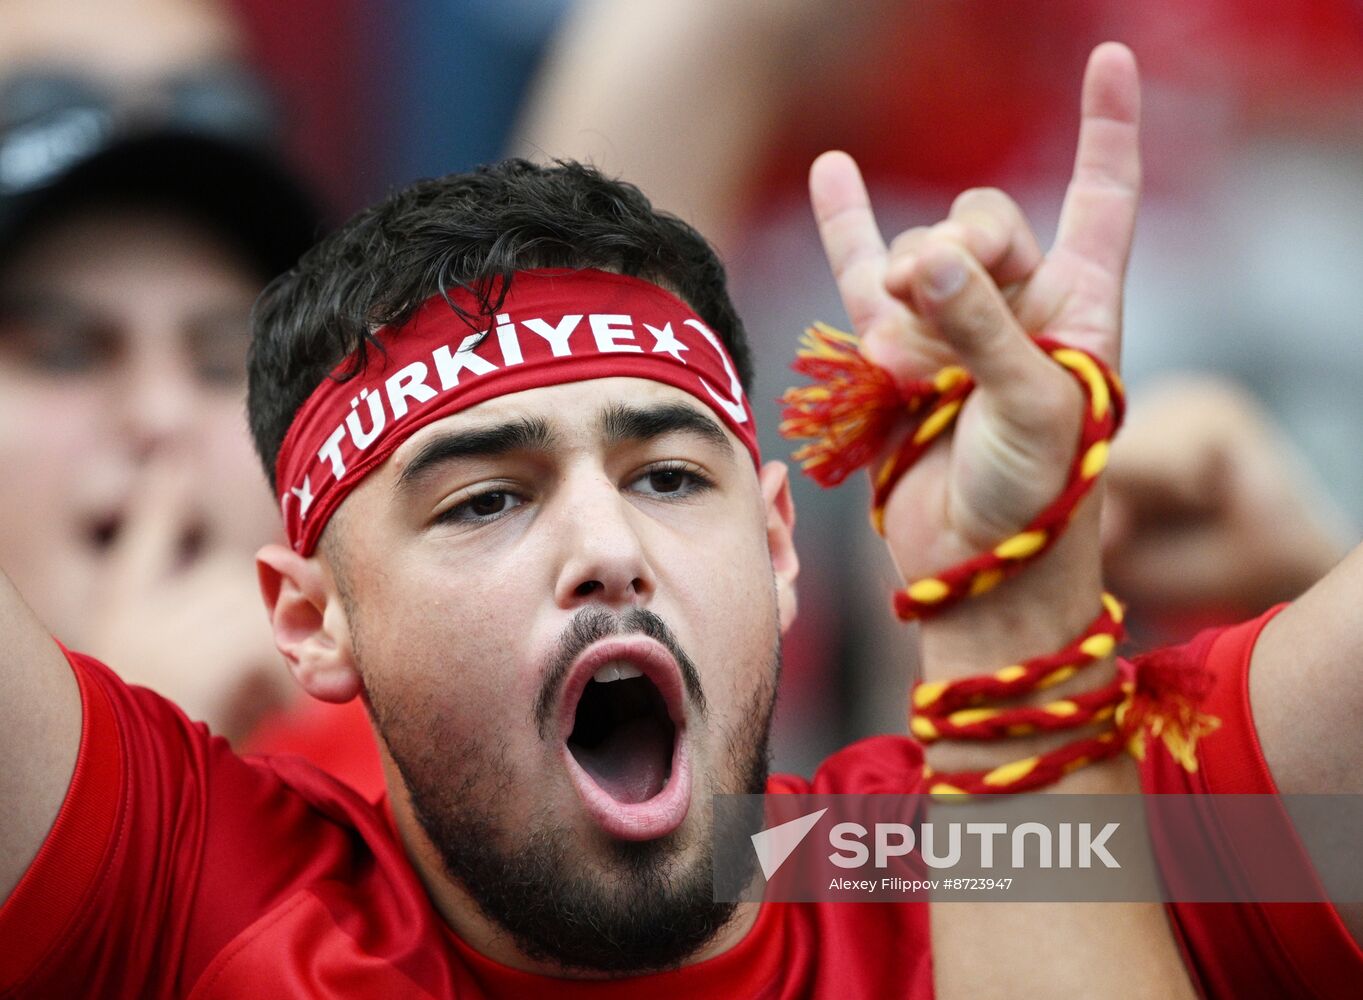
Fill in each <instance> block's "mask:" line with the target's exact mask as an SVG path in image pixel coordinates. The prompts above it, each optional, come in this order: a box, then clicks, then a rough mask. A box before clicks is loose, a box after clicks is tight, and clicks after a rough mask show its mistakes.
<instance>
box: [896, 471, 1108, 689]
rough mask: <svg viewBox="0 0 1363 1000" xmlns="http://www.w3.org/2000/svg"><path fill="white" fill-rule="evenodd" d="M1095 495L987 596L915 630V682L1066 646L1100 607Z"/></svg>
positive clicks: (986, 670) (961, 674)
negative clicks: (1050, 542) (1050, 543)
mask: <svg viewBox="0 0 1363 1000" xmlns="http://www.w3.org/2000/svg"><path fill="white" fill-rule="evenodd" d="M1100 504H1101V495H1100V494H1099V493H1098V492H1096V491H1095V493H1094V494H1093V495H1092V496H1090V497H1088V498H1087V499H1086V500H1085V501H1084V502H1083V503H1082V504H1081V505H1080V506H1079V508H1078V509H1077V510H1076V512H1075V516H1074V518H1073V520H1072V522H1071V524H1070V526H1069V530H1068V531H1066V533H1065V535H1064V536H1063V537H1062V538H1060V540H1059V541H1057V542H1056V544H1055V546H1054V547H1053V548H1052V549H1051V550H1050V551H1049V552H1047V553H1046V554H1045V555H1043V556H1042V557H1041V558H1039V559H1038V560H1037V561H1036V562H1035V563H1034V564H1032V565H1031V566H1028V567H1027V568H1026V569H1025V570H1023V571H1022V572H1020V573H1018V574H1017V575H1016V576H1013V577H1010V578H1009V579H1007V580H1005V581H1004V582H1003V583H1001V584H999V586H997V587H995V588H994V589H993V590H991V591H990V592H989V593H987V594H984V595H981V596H980V597H975V598H971V599H969V600H966V601H962V602H961V603H960V604H957V605H954V606H953V607H951V608H948V609H946V610H944V611H943V612H941V613H940V614H937V615H933V616H931V617H929V618H926V619H924V620H923V621H922V622H921V623H920V645H921V650H922V669H923V679H924V680H929V681H934V680H952V679H955V678H958V677H967V676H971V675H973V674H981V673H990V672H992V671H994V670H997V669H999V668H1000V667H1003V666H1006V665H1008V664H1010V663H1016V662H1018V661H1020V660H1024V659H1028V658H1030V657H1033V656H1039V655H1042V654H1044V653H1048V652H1051V651H1052V650H1056V649H1059V648H1061V647H1063V646H1065V645H1067V644H1068V643H1070V642H1071V641H1072V640H1073V639H1074V637H1075V636H1076V635H1078V634H1079V633H1080V632H1082V631H1083V630H1084V627H1085V626H1086V625H1087V624H1088V623H1089V622H1090V621H1092V620H1093V617H1094V615H1096V614H1097V613H1098V611H1099V609H1100V607H1101V595H1102V590H1103V587H1102V559H1101V552H1100V550H1099V543H1098V510H1099V506H1100Z"/></svg>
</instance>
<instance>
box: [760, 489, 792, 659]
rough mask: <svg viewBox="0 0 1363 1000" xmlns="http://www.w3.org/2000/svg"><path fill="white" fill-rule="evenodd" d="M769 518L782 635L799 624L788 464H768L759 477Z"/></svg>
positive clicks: (768, 534) (768, 546)
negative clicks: (796, 621)
mask: <svg viewBox="0 0 1363 1000" xmlns="http://www.w3.org/2000/svg"><path fill="white" fill-rule="evenodd" d="M757 481H758V483H759V485H760V486H761V487H762V503H763V507H764V508H765V510H766V515H767V549H768V550H769V551H770V552H771V568H772V572H773V573H775V575H776V604H777V609H778V610H779V611H780V614H781V631H782V632H785V631H786V630H787V629H789V628H790V626H791V623H792V622H794V621H795V604H796V602H795V578H796V577H797V576H799V575H800V560H799V558H798V557H797V556H796V555H795V504H794V503H793V502H792V501H791V498H790V474H789V471H788V470H787V469H786V463H785V462H768V463H767V464H766V465H764V466H762V469H761V471H760V472H758V474H757Z"/></svg>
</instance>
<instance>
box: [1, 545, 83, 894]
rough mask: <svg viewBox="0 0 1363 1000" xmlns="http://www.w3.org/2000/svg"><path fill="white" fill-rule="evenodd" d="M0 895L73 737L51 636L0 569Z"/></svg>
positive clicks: (48, 804) (46, 818)
mask: <svg viewBox="0 0 1363 1000" xmlns="http://www.w3.org/2000/svg"><path fill="white" fill-rule="evenodd" d="M0 636H3V637H4V641H3V651H2V652H0V690H2V691H3V694H2V695H0V803H4V806H3V808H0V902H3V901H4V900H5V899H8V898H9V895H10V893H11V892H12V891H13V890H14V887H15V886H16V885H17V884H18V882H19V879H20V878H22V877H23V874H24V872H25V871H26V870H27V869H28V866H29V864H30V863H31V862H32V861H33V858H34V857H35V856H36V855H37V853H38V848H39V846H40V845H41V844H42V842H43V839H44V838H45V837H46V836H47V832H48V830H49V829H51V827H52V821H53V820H54V819H56V817H57V811H58V810H59V809H60V808H61V804H62V799H63V798H64V797H65V795H66V789H67V786H68V785H69V784H70V783H71V774H72V771H73V770H74V768H75V764H76V750H77V747H78V745H79V743H80V726H81V709H80V692H79V691H78V690H77V687H76V678H75V675H74V674H72V672H71V668H70V667H69V666H68V665H67V663H66V660H65V658H64V657H63V656H62V653H61V650H60V649H59V648H58V647H57V644H56V643H55V642H53V641H52V638H51V636H49V635H48V634H47V631H46V629H44V628H43V627H42V625H41V624H39V622H38V620H37V619H36V618H34V617H33V613H32V612H31V611H29V609H28V607H27V606H26V605H25V604H24V602H23V599H22V598H21V597H20V596H19V592H18V591H17V590H15V589H14V585H13V584H11V583H10V581H9V578H8V577H6V576H5V575H4V573H3V572H0Z"/></svg>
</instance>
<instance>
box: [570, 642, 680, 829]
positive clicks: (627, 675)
mask: <svg viewBox="0 0 1363 1000" xmlns="http://www.w3.org/2000/svg"><path fill="white" fill-rule="evenodd" d="M561 708H562V716H561V728H560V731H561V732H562V734H563V741H564V742H563V748H564V760H565V763H566V764H567V766H568V771H569V774H570V777H571V778H572V781H573V784H574V786H575V787H576V789H577V792H578V794H579V796H580V797H581V799H582V801H583V804H584V805H585V806H586V807H587V811H588V812H589V813H590V814H591V816H592V818H593V819H595V820H596V822H597V823H598V824H599V825H600V826H601V827H602V828H603V829H604V830H605V831H606V832H607V833H608V834H610V835H612V836H615V837H619V838H622V839H626V840H650V839H654V838H656V837H661V836H664V835H666V834H668V833H670V832H672V830H674V829H676V828H677V827H678V826H679V825H680V824H681V822H682V820H684V819H685V818H686V813H687V810H688V809H689V806H690V800H691V780H690V766H689V757H688V754H687V749H686V740H685V739H684V735H685V728H686V724H685V722H686V720H685V709H684V702H683V698H682V685H681V671H680V669H679V668H678V667H677V664H676V662H675V661H674V660H673V659H672V657H671V655H670V654H669V653H668V652H667V650H666V649H664V648H663V647H662V646H661V645H660V644H659V643H657V642H655V641H654V640H652V639H647V638H643V637H639V636H630V637H615V638H611V639H606V640H602V641H601V642H598V643H596V644H594V645H593V646H591V647H589V648H588V649H587V650H586V651H585V652H584V653H583V654H582V656H580V657H579V658H578V660H577V662H576V663H574V665H573V669H572V671H571V672H570V674H569V676H568V679H567V681H566V683H565V685H564V691H563V703H562V706H561Z"/></svg>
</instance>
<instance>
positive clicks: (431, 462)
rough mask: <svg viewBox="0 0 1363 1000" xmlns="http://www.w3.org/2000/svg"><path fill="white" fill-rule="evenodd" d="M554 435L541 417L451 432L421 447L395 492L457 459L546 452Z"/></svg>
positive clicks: (399, 477) (402, 475)
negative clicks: (514, 452) (520, 452)
mask: <svg viewBox="0 0 1363 1000" xmlns="http://www.w3.org/2000/svg"><path fill="white" fill-rule="evenodd" d="M554 440H555V439H554V432H553V431H551V430H550V429H549V423H548V421H546V420H544V419H543V418H541V417H525V418H522V419H520V420H511V421H508V422H506V423H504V424H493V425H492V426H490V427H477V428H474V429H472V430H467V431H451V432H450V433H448V434H442V435H440V436H439V437H437V438H433V439H431V440H430V441H427V442H426V443H425V444H424V445H422V447H421V450H420V451H418V452H417V453H416V454H415V455H414V456H412V459H411V461H409V462H408V463H407V466H406V468H404V469H403V470H402V474H401V475H400V476H398V481H397V483H395V484H394V486H393V489H394V491H395V492H400V491H402V490H405V489H409V488H410V487H411V486H412V485H414V484H415V483H416V482H417V481H418V480H419V479H421V478H422V477H423V476H425V475H427V474H428V473H430V471H431V470H432V469H434V468H435V467H436V466H438V465H441V464H443V463H445V462H450V461H454V460H455V459H460V458H491V457H495V456H497V455H505V454H508V453H509V452H513V451H548V450H549V449H550V448H552V447H553V446H554Z"/></svg>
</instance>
